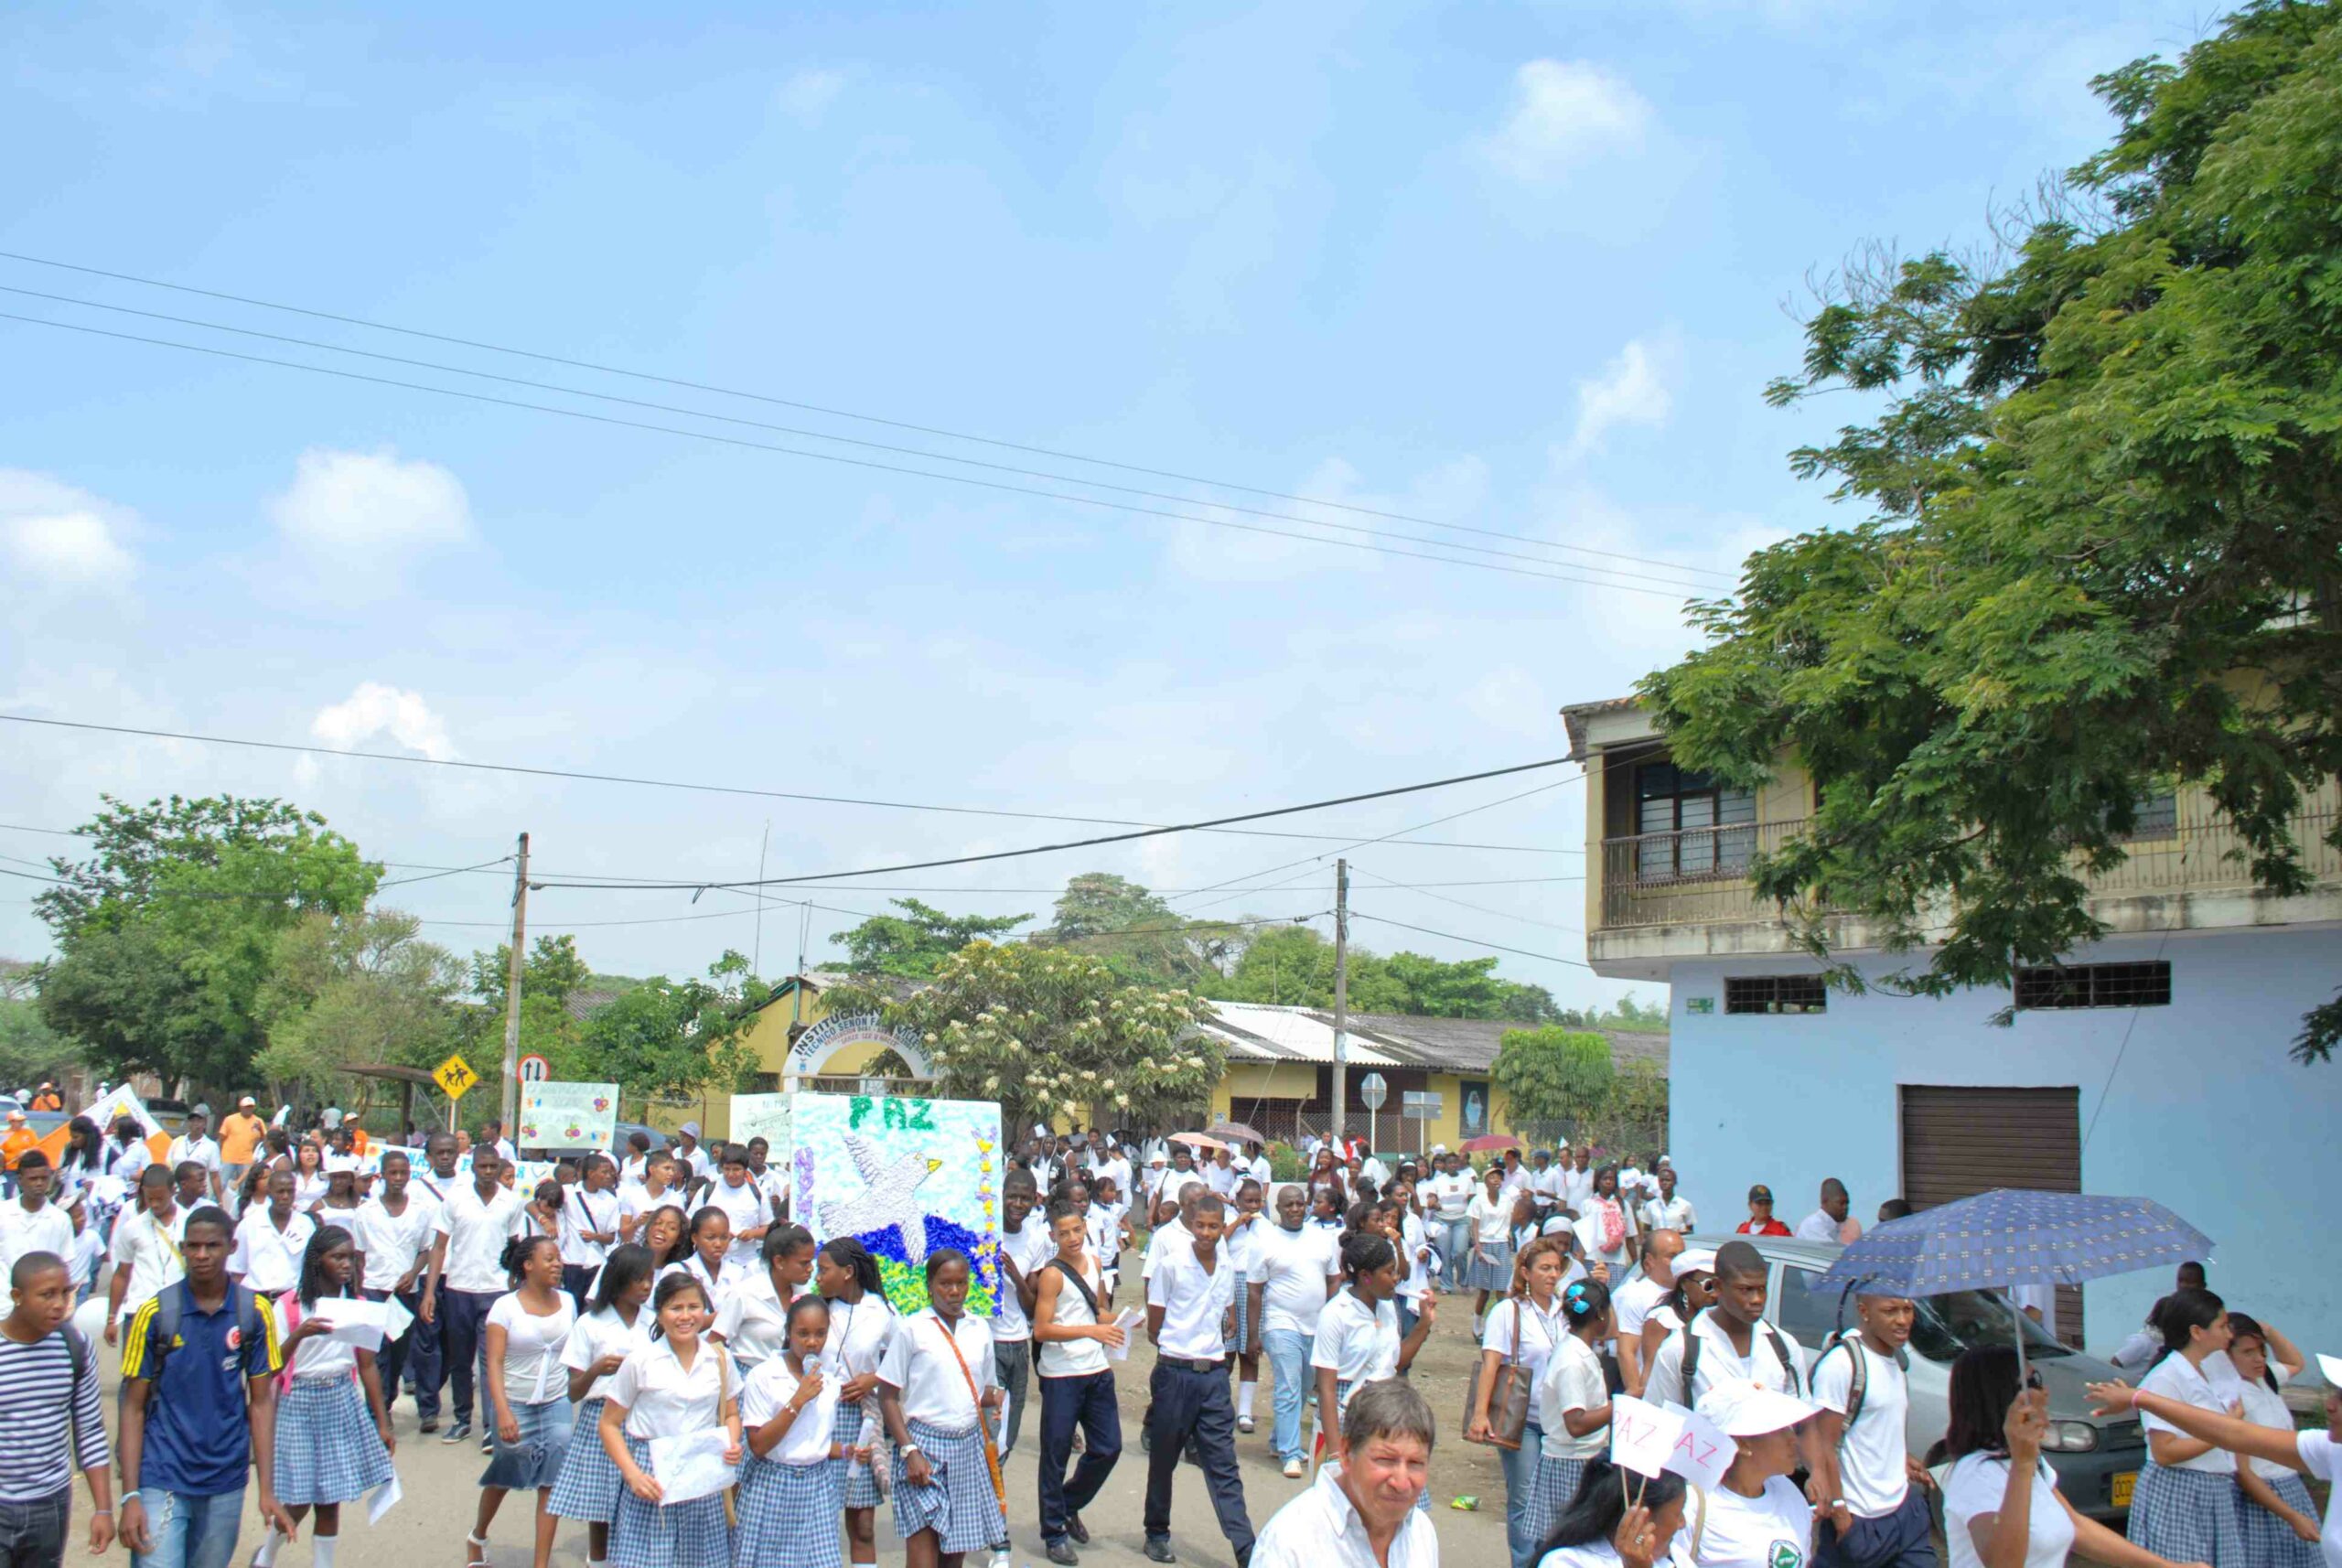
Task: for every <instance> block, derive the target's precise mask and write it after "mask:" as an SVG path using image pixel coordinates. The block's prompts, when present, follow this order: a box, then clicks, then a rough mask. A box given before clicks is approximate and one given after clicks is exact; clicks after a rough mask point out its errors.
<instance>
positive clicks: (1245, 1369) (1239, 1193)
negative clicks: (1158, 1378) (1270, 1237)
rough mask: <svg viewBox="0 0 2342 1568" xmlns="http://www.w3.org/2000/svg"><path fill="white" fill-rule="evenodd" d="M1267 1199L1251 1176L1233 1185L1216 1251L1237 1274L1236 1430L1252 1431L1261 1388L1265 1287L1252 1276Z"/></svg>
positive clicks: (1231, 1347)
mask: <svg viewBox="0 0 2342 1568" xmlns="http://www.w3.org/2000/svg"><path fill="white" fill-rule="evenodd" d="M1265 1197H1267V1193H1266V1191H1265V1190H1264V1189H1263V1188H1262V1186H1261V1184H1260V1183H1259V1182H1257V1181H1255V1180H1253V1179H1252V1177H1251V1176H1246V1177H1245V1178H1244V1179H1243V1180H1241V1181H1240V1182H1238V1183H1237V1184H1236V1200H1235V1202H1234V1203H1232V1204H1231V1205H1230V1208H1229V1216H1228V1229H1227V1230H1224V1231H1222V1232H1221V1233H1220V1241H1219V1250H1220V1251H1221V1252H1223V1253H1225V1254H1226V1255H1227V1258H1228V1262H1229V1264H1230V1267H1232V1268H1233V1269H1234V1270H1235V1271H1236V1280H1235V1299H1236V1332H1235V1334H1234V1335H1233V1336H1232V1337H1230V1339H1229V1341H1228V1352H1229V1354H1230V1355H1231V1356H1234V1357H1235V1358H1236V1430H1237V1431H1238V1432H1240V1433H1250V1432H1251V1431H1252V1403H1253V1401H1254V1399H1255V1397H1256V1396H1257V1395H1258V1394H1259V1391H1260V1387H1261V1310H1262V1308H1261V1297H1262V1292H1263V1290H1264V1289H1265V1287H1264V1286H1263V1285H1262V1283H1261V1282H1259V1281H1257V1280H1255V1279H1254V1278H1253V1277H1252V1271H1253V1270H1254V1269H1255V1268H1256V1267H1257V1266H1258V1261H1259V1258H1260V1254H1261V1233H1262V1231H1263V1230H1268V1229H1269V1220H1268V1219H1267V1218H1266V1217H1265V1216H1263V1214H1262V1200H1263V1199H1264V1198H1265Z"/></svg>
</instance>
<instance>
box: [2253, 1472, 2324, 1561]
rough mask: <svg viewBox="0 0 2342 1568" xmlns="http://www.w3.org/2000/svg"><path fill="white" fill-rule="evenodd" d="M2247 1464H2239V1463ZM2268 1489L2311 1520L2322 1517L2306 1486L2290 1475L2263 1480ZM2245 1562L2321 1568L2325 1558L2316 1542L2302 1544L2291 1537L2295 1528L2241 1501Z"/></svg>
mask: <svg viewBox="0 0 2342 1568" xmlns="http://www.w3.org/2000/svg"><path fill="white" fill-rule="evenodd" d="M2247 1462H2248V1461H2242V1460H2240V1461H2239V1463H2240V1464H2241V1463H2247ZM2261 1479H2262V1480H2264V1481H2266V1482H2268V1483H2269V1489H2270V1490H2271V1491H2272V1492H2274V1493H2276V1494H2277V1496H2278V1497H2279V1498H2283V1500H2284V1501H2285V1502H2286V1503H2287V1504H2289V1505H2290V1506H2292V1507H2293V1508H2294V1509H2299V1510H2300V1511H2301V1512H2303V1513H2304V1514H2306V1515H2308V1516H2309V1517H2310V1518H2311V1519H2319V1518H2322V1517H2324V1516H2323V1515H2321V1514H2320V1513H2319V1511H2318V1507H2317V1504H2316V1503H2315V1502H2313V1501H2312V1500H2311V1499H2310V1495H2309V1483H2308V1482H2306V1481H2304V1480H2303V1479H2302V1478H2301V1477H2299V1476H2297V1475H2294V1474H2293V1473H2291V1472H2290V1471H2289V1472H2287V1473H2286V1474H2284V1475H2283V1476H2274V1477H2272V1476H2264V1477H2261ZM2239 1496H2240V1499H2241V1507H2242V1508H2243V1510H2244V1560H2245V1561H2246V1562H2247V1563H2251V1565H2252V1568H2321V1565H2322V1564H2323V1563H2325V1561H2326V1558H2325V1555H2324V1554H2323V1553H2322V1552H2320V1551H2319V1550H2318V1543H2317V1542H2316V1541H2304V1540H2303V1539H2302V1538H2301V1537H2300V1536H2298V1535H2295V1534H2294V1527H2293V1526H2292V1525H2290V1524H2287V1523H2286V1522H2285V1521H2284V1520H2282V1519H2279V1518H2278V1517H2277V1516H2276V1515H2275V1514H2272V1513H2271V1512H2270V1511H2269V1510H2268V1509H2264V1508H2262V1507H2261V1505H2260V1504H2258V1503H2256V1502H2253V1501H2251V1499H2250V1498H2242V1494H2241V1493H2240V1494H2239Z"/></svg>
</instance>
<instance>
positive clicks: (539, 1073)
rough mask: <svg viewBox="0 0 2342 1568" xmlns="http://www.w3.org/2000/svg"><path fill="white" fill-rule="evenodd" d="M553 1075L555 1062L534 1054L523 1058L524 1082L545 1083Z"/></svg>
mask: <svg viewBox="0 0 2342 1568" xmlns="http://www.w3.org/2000/svg"><path fill="white" fill-rule="evenodd" d="M552 1076H553V1063H551V1062H549V1061H547V1060H545V1058H543V1057H541V1056H536V1055H533V1054H532V1055H530V1056H525V1057H522V1058H521V1082H522V1083H543V1082H544V1080H545V1079H549V1078H551V1077H552Z"/></svg>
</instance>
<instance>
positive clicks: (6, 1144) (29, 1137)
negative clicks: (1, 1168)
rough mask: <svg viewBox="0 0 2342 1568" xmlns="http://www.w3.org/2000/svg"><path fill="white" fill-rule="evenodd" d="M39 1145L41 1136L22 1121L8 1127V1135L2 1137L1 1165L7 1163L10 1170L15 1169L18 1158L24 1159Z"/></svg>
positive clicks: (0, 1148) (0, 1149)
mask: <svg viewBox="0 0 2342 1568" xmlns="http://www.w3.org/2000/svg"><path fill="white" fill-rule="evenodd" d="M39 1146H40V1136H39V1134H38V1133H35V1132H34V1131H33V1130H32V1129H31V1128H30V1127H27V1126H24V1125H22V1124H21V1123H20V1124H18V1125H16V1126H14V1127H11V1128H9V1129H8V1135H7V1136H6V1137H5V1138H0V1165H6V1166H7V1167H8V1168H9V1169H10V1170H15V1169H16V1162H17V1161H18V1160H21V1159H23V1158H24V1157H25V1156H26V1155H27V1154H30V1153H31V1152H32V1151H33V1150H34V1149H36V1148H38V1147H39Z"/></svg>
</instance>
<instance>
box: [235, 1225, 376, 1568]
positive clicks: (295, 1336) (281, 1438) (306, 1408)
mask: <svg viewBox="0 0 2342 1568" xmlns="http://www.w3.org/2000/svg"><path fill="white" fill-rule="evenodd" d="M357 1263H358V1249H357V1247H356V1245H355V1244H354V1243H353V1242H352V1241H351V1240H350V1236H349V1231H347V1230H343V1229H342V1228H341V1227H340V1226H338V1225H325V1226H320V1227H318V1229H317V1233H316V1234H315V1235H313V1236H311V1237H310V1238H309V1246H308V1251H306V1252H305V1253H303V1254H302V1257H301V1282H300V1284H299V1286H298V1287H297V1288H296V1289H294V1290H289V1291H286V1292H285V1294H283V1295H282V1296H279V1297H278V1298H277V1300H276V1304H275V1305H274V1306H273V1307H271V1308H270V1309H269V1310H270V1311H271V1312H272V1313H273V1314H274V1316H275V1318H276V1341H277V1343H278V1344H279V1345H281V1346H283V1347H284V1348H285V1372H286V1374H287V1376H286V1381H285V1391H284V1395H283V1397H282V1398H281V1399H279V1400H278V1402H277V1407H276V1452H275V1469H276V1474H275V1477H274V1487H272V1490H273V1491H274V1493H275V1495H276V1499H277V1501H279V1502H281V1503H283V1504H284V1505H285V1509H286V1511H287V1512H288V1513H290V1514H291V1515H292V1522H293V1523H295V1524H296V1525H297V1524H299V1523H300V1522H301V1516H302V1515H304V1514H306V1513H307V1512H308V1511H309V1509H312V1508H315V1509H317V1529H316V1530H315V1531H314V1532H312V1534H311V1535H310V1538H309V1550H310V1553H311V1555H312V1557H313V1558H314V1559H315V1561H316V1563H317V1568H333V1557H334V1548H335V1547H336V1546H337V1545H338V1543H339V1539H340V1535H341V1505H342V1504H344V1503H347V1502H355V1501H357V1500H358V1499H359V1498H362V1497H364V1496H365V1495H366V1494H367V1493H368V1492H371V1491H372V1490H373V1489H374V1488H375V1487H381V1486H385V1485H387V1484H389V1482H390V1481H391V1480H392V1472H391V1452H392V1449H393V1448H395V1447H396V1446H397V1444H396V1441H395V1440H394V1439H393V1438H392V1436H391V1415H390V1411H389V1409H388V1408H387V1406H386V1405H385V1403H384V1402H383V1399H382V1382H381V1377H380V1376H379V1375H378V1374H377V1373H376V1371H375V1368H374V1352H373V1351H372V1350H371V1349H369V1348H364V1347H362V1346H360V1345H359V1344H357V1343H355V1342H354V1340H353V1339H349V1338H345V1337H342V1336H341V1335H339V1334H337V1333H336V1332H335V1331H334V1321H333V1316H332V1306H331V1305H330V1304H331V1303H333V1302H334V1301H337V1300H339V1299H342V1298H344V1297H356V1296H358V1294H359V1293H358V1289H357V1286H356V1284H355V1283H353V1281H352V1278H351V1276H352V1275H353V1274H354V1273H355V1272H356V1269H357ZM360 1299H362V1298H360ZM321 1307H322V1308H323V1309H324V1310H323V1311H322V1312H321V1311H320V1310H319V1309H320V1308H321ZM375 1343H376V1344H380V1343H381V1336H380V1334H379V1333H377V1335H376V1337H375ZM360 1389H363V1390H364V1396H363V1398H361V1397H360ZM370 1418H371V1419H370ZM290 1539H291V1535H290V1534H289V1532H285V1531H278V1530H271V1531H270V1533H269V1537H268V1539H267V1540H266V1541H263V1542H262V1544H261V1549H260V1550H259V1551H258V1552H255V1553H253V1555H252V1562H253V1563H254V1564H255V1565H256V1568H271V1564H273V1563H274V1562H275V1561H276V1553H277V1551H278V1549H279V1548H281V1547H282V1546H284V1544H285V1541H288V1540H290Z"/></svg>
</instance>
